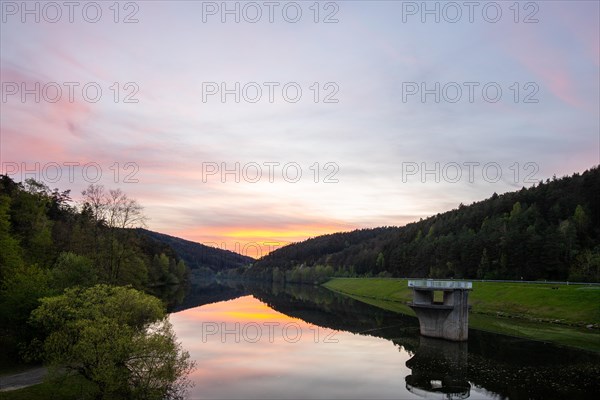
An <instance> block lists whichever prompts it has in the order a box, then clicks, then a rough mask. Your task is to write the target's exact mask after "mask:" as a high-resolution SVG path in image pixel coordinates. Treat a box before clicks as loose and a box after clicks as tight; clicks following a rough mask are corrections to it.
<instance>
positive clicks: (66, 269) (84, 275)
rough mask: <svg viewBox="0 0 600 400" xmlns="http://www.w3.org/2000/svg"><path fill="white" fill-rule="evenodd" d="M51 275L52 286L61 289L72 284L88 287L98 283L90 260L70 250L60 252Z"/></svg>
mask: <svg viewBox="0 0 600 400" xmlns="http://www.w3.org/2000/svg"><path fill="white" fill-rule="evenodd" d="M51 276H52V279H51V282H52V286H53V287H55V288H58V289H61V290H64V289H66V288H68V287H72V286H82V287H89V286H92V285H94V284H96V283H98V276H97V274H96V270H95V268H94V267H93V266H92V261H91V260H89V259H88V258H87V257H84V256H80V255H77V254H74V253H71V252H64V253H60V255H59V256H58V259H57V260H56V262H55V263H54V267H53V268H52V273H51Z"/></svg>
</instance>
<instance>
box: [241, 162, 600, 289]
mask: <svg viewBox="0 0 600 400" xmlns="http://www.w3.org/2000/svg"><path fill="white" fill-rule="evenodd" d="M317 266H322V267H323V268H325V267H330V268H331V269H332V270H333V274H332V276H396V277H429V278H471V279H524V280H540V279H548V280H571V281H595V282H598V281H600V170H599V168H598V167H594V168H591V169H590V170H587V171H585V172H584V173H582V174H578V173H576V174H574V175H572V176H570V177H563V178H556V177H554V178H553V179H551V180H550V179H548V180H546V181H545V182H544V181H540V182H539V183H538V184H537V185H534V186H532V187H530V188H522V189H521V190H519V191H515V192H509V193H505V194H502V195H498V194H496V193H494V194H493V195H492V196H491V197H490V198H488V199H486V200H483V201H479V202H475V203H473V204H471V205H469V206H465V205H463V204H460V205H459V206H458V208H456V209H454V210H451V211H448V212H445V213H441V214H437V215H435V216H431V217H429V218H426V219H421V220H420V221H418V222H414V223H410V224H407V225H406V226H403V227H382V228H375V229H360V230H355V231H352V232H342V233H335V234H330V235H323V236H319V237H316V238H311V239H308V240H306V241H303V242H300V243H294V244H290V245H288V246H285V247H283V248H281V249H278V250H276V251H274V252H272V253H270V254H268V255H266V256H265V257H263V258H261V259H259V260H258V261H257V262H256V263H254V264H253V266H252V267H251V268H239V269H238V270H237V271H236V274H237V276H240V277H244V278H249V279H253V278H258V279H275V280H279V279H281V276H282V275H283V276H285V277H288V276H289V277H290V278H292V279H291V280H294V279H295V278H293V277H292V276H296V277H297V276H302V274H304V275H305V276H306V278H305V279H304V280H305V281H312V280H319V279H320V278H319V276H320V275H319V274H318V273H317V269H316V267H317ZM319 271H322V269H320V270H319ZM313 278H316V279H313ZM295 280H298V279H295ZM299 280H301V281H302V278H300V279H299Z"/></svg>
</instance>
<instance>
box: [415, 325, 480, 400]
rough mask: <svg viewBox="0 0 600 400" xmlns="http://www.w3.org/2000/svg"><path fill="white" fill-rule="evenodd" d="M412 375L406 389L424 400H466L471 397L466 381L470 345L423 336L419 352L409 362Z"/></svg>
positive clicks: (469, 387)
mask: <svg viewBox="0 0 600 400" xmlns="http://www.w3.org/2000/svg"><path fill="white" fill-rule="evenodd" d="M406 366H407V367H408V368H410V369H411V374H410V375H408V376H406V378H405V380H406V389H408V390H409V391H410V392H412V393H414V394H416V395H419V396H422V397H425V398H441V399H466V398H468V397H469V395H470V393H471V384H470V383H469V381H468V380H467V369H468V351H467V342H450V341H447V340H443V339H433V338H427V337H424V336H421V338H420V344H419V348H418V349H417V351H416V352H415V354H414V356H413V357H412V358H411V359H409V360H408V361H407V362H406Z"/></svg>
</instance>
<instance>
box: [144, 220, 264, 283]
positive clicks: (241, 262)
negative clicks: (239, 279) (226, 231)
mask: <svg viewBox="0 0 600 400" xmlns="http://www.w3.org/2000/svg"><path fill="white" fill-rule="evenodd" d="M138 232H140V233H141V234H142V235H145V236H148V237H150V238H152V239H154V240H156V241H158V242H161V243H165V244H167V245H168V246H169V247H171V248H172V249H173V250H174V251H175V252H176V253H177V256H179V257H180V258H181V259H182V260H183V261H184V262H185V264H186V265H187V266H188V268H190V269H191V270H192V271H197V272H198V273H199V274H200V275H203V276H206V275H212V274H215V273H217V272H219V271H222V270H227V269H231V268H238V267H242V266H247V265H250V264H251V263H252V262H254V259H253V258H250V257H247V256H244V255H241V254H238V253H235V252H233V251H229V250H223V249H218V248H216V247H211V246H206V245H203V244H201V243H196V242H192V241H189V240H185V239H181V238H178V237H175V236H170V235H165V234H164V233H159V232H153V231H149V230H147V229H142V228H139V229H138Z"/></svg>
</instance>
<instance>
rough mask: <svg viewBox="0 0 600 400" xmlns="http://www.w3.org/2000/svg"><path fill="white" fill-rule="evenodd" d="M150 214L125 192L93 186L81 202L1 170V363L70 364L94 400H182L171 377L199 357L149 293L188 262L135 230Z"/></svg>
mask: <svg viewBox="0 0 600 400" xmlns="http://www.w3.org/2000/svg"><path fill="white" fill-rule="evenodd" d="M145 219H146V218H145V216H144V214H143V209H142V207H141V205H140V204H139V203H138V202H137V201H136V200H135V199H132V198H130V197H128V196H127V195H126V194H125V193H124V192H122V191H121V190H119V189H116V190H112V189H105V188H104V187H103V186H101V185H89V186H88V187H87V188H86V189H85V190H84V191H83V192H82V200H81V202H79V203H78V204H74V203H73V201H72V200H71V197H70V191H68V190H67V191H59V190H58V189H54V190H50V189H49V188H48V186H46V185H45V184H43V183H41V182H37V181H35V180H33V179H28V180H26V181H25V182H22V183H17V182H14V181H13V180H12V179H11V178H10V177H8V176H6V175H2V176H0V249H1V252H0V347H1V348H2V352H0V353H2V355H1V357H2V359H1V360H0V362H1V363H2V365H11V364H14V363H15V362H16V361H17V360H21V361H40V360H41V361H44V362H45V363H47V364H48V365H50V366H53V367H57V368H59V369H64V368H67V370H68V371H70V372H76V373H77V374H79V375H80V376H82V377H84V378H85V379H87V380H89V381H90V382H92V383H93V387H94V388H95V390H94V393H93V397H96V398H103V397H104V398H176V397H178V396H179V397H180V395H181V393H180V391H179V389H178V388H181V387H182V385H181V384H174V383H173V382H180V383H181V381H180V380H179V378H180V377H181V374H183V373H184V372H187V371H189V370H190V369H191V368H192V366H193V363H191V362H190V361H189V355H188V354H187V353H186V352H185V351H184V350H183V349H181V348H180V346H179V345H178V344H177V343H176V341H175V337H174V334H173V332H172V330H171V327H170V325H169V323H168V320H167V319H166V310H165V305H164V304H163V302H162V301H160V300H159V299H157V298H156V297H153V296H151V294H158V293H160V292H161V288H162V287H165V286H169V285H176V284H180V283H183V282H185V281H186V279H187V276H188V269H187V267H186V265H185V263H184V262H183V261H182V260H181V259H179V257H178V256H177V255H176V253H175V252H174V250H173V249H172V248H171V247H169V246H168V245H167V244H164V243H161V242H158V241H156V240H153V239H151V238H150V237H148V236H147V235H143V234H140V232H139V231H137V230H136V229H135V228H138V227H140V226H144V223H145ZM98 349H102V351H101V352H99V351H98ZM184 386H185V385H184Z"/></svg>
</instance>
